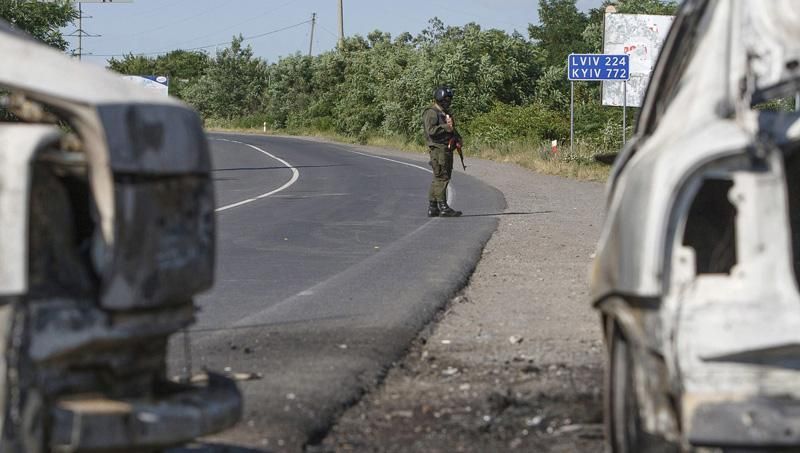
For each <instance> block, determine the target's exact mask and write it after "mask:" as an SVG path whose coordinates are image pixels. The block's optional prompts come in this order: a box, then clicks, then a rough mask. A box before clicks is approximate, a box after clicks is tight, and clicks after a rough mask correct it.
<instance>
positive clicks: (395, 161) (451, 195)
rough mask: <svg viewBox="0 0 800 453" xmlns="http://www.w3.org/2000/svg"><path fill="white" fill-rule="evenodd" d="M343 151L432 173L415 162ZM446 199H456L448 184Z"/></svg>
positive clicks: (449, 201) (450, 200)
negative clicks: (410, 162)
mask: <svg viewBox="0 0 800 453" xmlns="http://www.w3.org/2000/svg"><path fill="white" fill-rule="evenodd" d="M345 151H347V152H349V153H353V154H358V155H359V156H366V157H371V158H373V159H380V160H388V161H389V162H394V163H396V164H400V165H405V166H408V167H414V168H419V169H420V170H422V171H427V172H428V173H430V174H433V170H431V169H429V168H425V167H420V166H419V165H415V164H409V163H408V162H403V161H399V160H394V159H389V158H388V157H383V156H375V155H372V154H367V153H360V152H358V151H353V150H349V149H347V150H345ZM447 199H448V203H452V202H453V201H455V199H456V189H454V188H453V187H452V186H451V185H450V184H448V185H447Z"/></svg>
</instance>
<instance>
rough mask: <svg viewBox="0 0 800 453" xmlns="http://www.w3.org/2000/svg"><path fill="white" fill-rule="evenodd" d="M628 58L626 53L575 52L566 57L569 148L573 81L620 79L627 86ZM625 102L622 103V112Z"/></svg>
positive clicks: (570, 143) (573, 104)
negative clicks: (568, 82) (568, 86)
mask: <svg viewBox="0 0 800 453" xmlns="http://www.w3.org/2000/svg"><path fill="white" fill-rule="evenodd" d="M630 76H631V71H630V58H629V57H628V55H625V54H621V55H607V54H591V53H584V54H577V53H572V54H570V55H569V57H567V78H568V79H569V81H570V84H569V85H570V88H569V150H570V151H573V144H572V141H573V136H574V135H575V82H576V81H585V82H589V81H600V82H603V81H606V80H617V81H622V82H623V83H624V85H625V86H626V87H627V86H628V79H630ZM624 108H625V104H623V113H624ZM622 121H623V122H622V140H623V142H624V141H625V117H624V116H623V120H622Z"/></svg>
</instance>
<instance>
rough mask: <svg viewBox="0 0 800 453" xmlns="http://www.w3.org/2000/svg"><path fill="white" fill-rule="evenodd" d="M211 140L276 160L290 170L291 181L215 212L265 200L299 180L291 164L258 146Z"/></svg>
mask: <svg viewBox="0 0 800 453" xmlns="http://www.w3.org/2000/svg"><path fill="white" fill-rule="evenodd" d="M211 140H217V141H220V142H230V143H238V144H240V145H245V146H249V147H250V148H253V149H254V150H256V151H258V152H260V153H262V154H266V155H267V156H269V157H271V158H273V159H275V160H277V161H278V162H280V163H282V164H283V165H285V166H286V168H288V169H289V170H292V179H290V180H289V182H287V183H286V184H284V185H282V186H280V187H279V188H277V189H275V190H273V191H270V192H267V193H262V194H261V195H259V196H257V197H253V198H248V199H246V200H242V201H238V202H236V203H232V204H229V205H227V206H223V207H221V208H217V209H216V212H222V211H227V210H228V209H233V208H238V207H239V206H243V205H246V204H248V203H252V202H254V201H258V200H261V199H262V198H267V197H268V196H270V195H274V194H276V193H278V192H280V191H282V190H286V189H287V188H289V187H290V186H291V185H292V184H294V183H295V182H297V180H298V178H300V172H299V171H297V169H296V168H295V167H293V166H292V164H290V163H289V162H286V161H285V160H283V159H281V158H280V157H278V156H274V155H272V154H270V153H268V152H266V151H264V150H263V149H261V148H259V147H258V146H253V145H251V144H249V143H244V142H239V141H236V140H228V139H224V138H212V139H211Z"/></svg>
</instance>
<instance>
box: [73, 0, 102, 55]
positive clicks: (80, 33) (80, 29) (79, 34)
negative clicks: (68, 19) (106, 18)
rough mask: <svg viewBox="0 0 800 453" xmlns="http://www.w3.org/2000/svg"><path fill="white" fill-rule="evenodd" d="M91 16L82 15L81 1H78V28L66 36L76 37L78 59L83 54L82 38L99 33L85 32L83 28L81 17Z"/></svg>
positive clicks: (91, 36)
mask: <svg viewBox="0 0 800 453" xmlns="http://www.w3.org/2000/svg"><path fill="white" fill-rule="evenodd" d="M91 18H92V16H84V15H83V3H81V2H78V29H77V30H75V31H74V32H72V33H70V34H68V35H67V36H77V37H78V60H80V59H81V56H83V38H84V37H86V38H96V37H98V36H100V35H90V34H89V33H86V31H85V30H84V29H83V19H91Z"/></svg>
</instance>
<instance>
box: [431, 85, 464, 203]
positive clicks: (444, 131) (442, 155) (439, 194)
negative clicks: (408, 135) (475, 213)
mask: <svg viewBox="0 0 800 453" xmlns="http://www.w3.org/2000/svg"><path fill="white" fill-rule="evenodd" d="M433 98H434V101H435V102H434V103H433V106H432V107H429V108H427V109H425V112H424V113H423V114H422V123H423V127H424V129H425V137H426V141H427V144H428V150H429V151H430V156H431V160H430V165H431V168H432V169H433V181H432V182H431V188H430V191H429V192H428V217H458V216H460V215H461V211H456V210H454V209H452V208H451V207H450V206H448V205H447V185H448V184H449V183H450V177H451V176H452V174H453V147H452V146H451V143H460V142H461V136H459V135H458V132H456V129H455V126H454V125H453V117H452V116H451V115H450V103H451V101H452V100H453V90H452V89H451V88H450V87H447V86H441V87H439V88H437V89H436V91H434V93H433Z"/></svg>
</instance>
